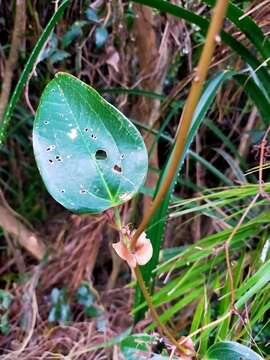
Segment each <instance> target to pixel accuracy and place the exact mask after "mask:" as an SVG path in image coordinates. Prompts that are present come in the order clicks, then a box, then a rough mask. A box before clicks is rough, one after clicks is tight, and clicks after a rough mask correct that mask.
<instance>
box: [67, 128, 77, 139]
mask: <svg viewBox="0 0 270 360" xmlns="http://www.w3.org/2000/svg"><path fill="white" fill-rule="evenodd" d="M77 136H78V132H77V129H71V130H70V132H69V133H68V137H69V138H70V139H71V140H74V139H76V137H77Z"/></svg>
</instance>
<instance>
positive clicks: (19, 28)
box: [0, 0, 25, 122]
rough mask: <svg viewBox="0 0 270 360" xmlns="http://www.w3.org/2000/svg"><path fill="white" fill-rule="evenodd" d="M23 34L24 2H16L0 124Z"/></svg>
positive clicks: (4, 77)
mask: <svg viewBox="0 0 270 360" xmlns="http://www.w3.org/2000/svg"><path fill="white" fill-rule="evenodd" d="M24 32H25V0H17V1H16V15H15V21H14V28H13V33H12V40H11V48H10V53H9V57H8V59H7V61H6V64H5V69H4V75H3V84H2V90H1V95H0V122H1V121H2V118H3V114H4V111H5V108H6V106H7V103H8V99H9V94H10V90H11V83H12V78H13V73H14V70H15V68H16V64H17V61H18V57H19V50H20V46H21V41H22V38H23V36H24Z"/></svg>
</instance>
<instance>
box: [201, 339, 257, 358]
mask: <svg viewBox="0 0 270 360" xmlns="http://www.w3.org/2000/svg"><path fill="white" fill-rule="evenodd" d="M205 359H207V360H228V359H230V360H240V359H241V360H262V359H263V358H262V357H261V356H259V355H258V354H257V353H255V352H254V351H252V350H251V349H250V348H248V347H247V346H244V345H241V344H238V343H237V342H234V341H222V342H219V343H217V344H214V345H213V346H211V347H210V348H209V349H208V352H207V354H206V357H205Z"/></svg>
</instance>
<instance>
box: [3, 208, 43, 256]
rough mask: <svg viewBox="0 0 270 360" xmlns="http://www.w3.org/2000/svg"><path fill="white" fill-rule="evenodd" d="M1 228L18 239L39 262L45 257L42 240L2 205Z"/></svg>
mask: <svg viewBox="0 0 270 360" xmlns="http://www.w3.org/2000/svg"><path fill="white" fill-rule="evenodd" d="M0 227H2V228H3V229H4V230H5V231H6V232H7V233H9V234H11V235H13V236H14V237H16V239H17V240H18V242H19V243H20V245H21V246H22V247H24V248H25V249H26V250H27V251H29V252H30V253H31V254H32V255H34V256H35V257H36V258H37V259H38V260H41V259H42V258H43V257H44V255H45V250H46V248H45V245H44V244H43V242H42V240H41V239H40V238H39V237H38V236H37V234H35V233H34V232H33V231H32V230H30V229H29V228H28V227H27V226H26V225H24V224H23V223H22V222H21V221H20V220H18V219H17V218H16V217H15V216H14V214H13V213H12V212H11V211H10V210H8V209H7V208H6V207H5V206H2V205H0Z"/></svg>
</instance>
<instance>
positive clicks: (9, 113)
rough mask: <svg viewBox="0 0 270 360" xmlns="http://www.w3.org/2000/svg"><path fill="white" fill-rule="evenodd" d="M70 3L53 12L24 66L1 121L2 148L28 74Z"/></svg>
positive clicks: (65, 1) (0, 143)
mask: <svg viewBox="0 0 270 360" xmlns="http://www.w3.org/2000/svg"><path fill="white" fill-rule="evenodd" d="M69 3H70V0H64V1H63V2H62V3H61V5H60V6H59V8H58V9H57V11H56V12H55V13H54V14H53V16H52V17H51V19H50V21H49V22H48V24H47V26H46V27H45V29H44V31H43V33H42V34H41V36H40V38H39V39H38V41H37V43H36V45H35V47H34V49H33V51H32V52H31V55H30V57H29V59H28V61H27V63H26V64H25V66H24V69H23V72H22V74H21V76H20V78H19V80H18V82H17V85H16V87H15V90H14V91H13V94H12V96H11V99H10V101H9V103H8V106H7V108H6V110H5V112H4V115H3V120H2V122H1V123H0V148H1V147H2V145H3V143H4V141H5V137H6V132H7V129H8V126H9V122H10V119H11V116H12V113H13V111H14V109H15V106H16V104H17V102H18V100H19V98H20V96H21V93H22V91H23V87H24V85H25V83H26V81H27V79H28V76H29V74H30V73H31V71H32V69H33V67H34V65H35V63H36V61H37V59H38V57H39V55H40V53H41V51H42V49H43V46H44V44H45V43H46V41H47V39H48V37H49V36H50V34H51V31H52V29H53V28H54V26H55V25H56V24H57V22H58V21H59V19H60V18H61V16H62V15H63V13H64V11H65V9H66V7H67V6H68V5H69Z"/></svg>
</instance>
